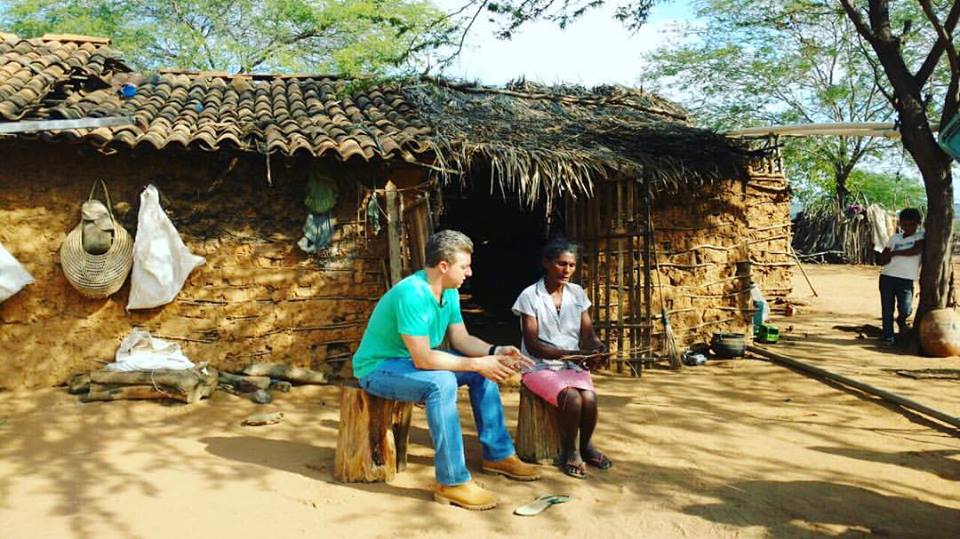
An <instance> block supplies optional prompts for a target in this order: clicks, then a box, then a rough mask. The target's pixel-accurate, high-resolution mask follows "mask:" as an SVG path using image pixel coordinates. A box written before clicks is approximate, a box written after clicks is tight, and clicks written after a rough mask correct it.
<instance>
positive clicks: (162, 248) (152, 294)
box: [127, 185, 206, 310]
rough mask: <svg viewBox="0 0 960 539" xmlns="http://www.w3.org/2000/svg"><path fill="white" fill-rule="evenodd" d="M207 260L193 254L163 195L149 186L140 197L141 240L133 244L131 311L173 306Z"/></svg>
mask: <svg viewBox="0 0 960 539" xmlns="http://www.w3.org/2000/svg"><path fill="white" fill-rule="evenodd" d="M204 262H206V260H205V259H204V258H203V257H202V256H197V255H195V254H193V253H191V252H190V249H188V248H187V246H186V245H184V243H183V240H182V239H180V234H178V233H177V229H176V228H174V226H173V223H172V222H171V221H170V218H169V217H167V214H166V213H164V211H163V208H161V207H160V193H158V192H157V188H156V187H154V186H152V185H148V186H147V188H146V189H144V190H143V192H142V193H140V213H139V216H138V217H137V238H136V240H134V244H133V273H132V274H131V277H130V300H129V301H128V302H127V310H131V309H150V308H153V307H159V306H160V305H165V304H167V303H170V302H171V301H173V300H174V298H176V297H177V294H179V293H180V290H181V289H182V288H183V283H184V282H185V281H186V280H187V277H189V276H190V272H191V271H193V270H194V269H196V268H197V267H198V266H201V265H203V263H204Z"/></svg>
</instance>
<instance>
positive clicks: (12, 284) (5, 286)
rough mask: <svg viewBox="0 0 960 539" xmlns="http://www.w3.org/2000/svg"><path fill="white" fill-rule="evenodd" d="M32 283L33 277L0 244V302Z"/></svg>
mask: <svg viewBox="0 0 960 539" xmlns="http://www.w3.org/2000/svg"><path fill="white" fill-rule="evenodd" d="M32 282H33V276H32V275H30V272H28V271H27V269H26V268H24V267H23V265H22V264H20V262H18V261H17V259H16V258H14V257H13V255H12V254H10V252H9V251H7V250H6V248H4V246H3V244H2V243H0V302H3V301H5V300H6V299H7V298H9V297H10V296H12V295H14V294H16V293H17V292H19V291H20V289H21V288H23V287H24V286H27V285H28V284H30V283H32Z"/></svg>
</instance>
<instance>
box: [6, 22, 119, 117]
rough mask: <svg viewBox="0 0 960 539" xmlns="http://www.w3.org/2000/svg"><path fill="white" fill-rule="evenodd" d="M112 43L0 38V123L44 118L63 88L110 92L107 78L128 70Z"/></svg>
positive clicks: (54, 37) (81, 39) (61, 37)
mask: <svg viewBox="0 0 960 539" xmlns="http://www.w3.org/2000/svg"><path fill="white" fill-rule="evenodd" d="M108 43H109V41H108V40H104V39H89V38H84V37H82V36H70V35H47V36H44V37H42V38H39V39H33V40H29V41H28V40H21V39H18V38H16V36H14V35H13V34H0V119H3V120H19V119H22V118H24V117H25V116H28V115H33V114H37V113H40V114H41V115H42V108H43V107H44V106H45V101H46V100H47V99H50V98H54V99H55V98H56V96H57V94H58V93H60V92H61V91H62V90H63V88H61V86H62V85H66V84H70V83H76V84H79V85H81V86H90V85H93V86H100V87H104V86H107V85H108V82H107V81H106V80H104V77H105V76H107V75H109V73H110V72H112V71H113V70H117V69H122V70H126V68H125V67H123V66H122V64H120V63H119V62H118V61H117V60H116V58H114V56H113V55H112V53H111V51H110V49H109V48H108V47H107V44H108ZM63 97H66V96H63Z"/></svg>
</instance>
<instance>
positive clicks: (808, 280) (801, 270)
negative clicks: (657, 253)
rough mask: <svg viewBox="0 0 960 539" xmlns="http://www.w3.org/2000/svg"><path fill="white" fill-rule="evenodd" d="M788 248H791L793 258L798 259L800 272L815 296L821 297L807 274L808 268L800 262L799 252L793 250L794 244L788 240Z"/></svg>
mask: <svg viewBox="0 0 960 539" xmlns="http://www.w3.org/2000/svg"><path fill="white" fill-rule="evenodd" d="M787 248H788V249H790V255H791V256H792V257H793V259H794V260H796V261H797V267H799V268H800V273H802V274H803V278H804V279H806V280H807V286H809V287H810V291H811V292H813V297H815V298H818V297H820V294H817V289H816V288H814V287H813V283H811V282H810V277H809V276H808V275H807V270H805V269H803V264H801V263H800V257H799V256H797V252H796V251H794V250H793V245H791V244H790V243H789V242H788V243H787Z"/></svg>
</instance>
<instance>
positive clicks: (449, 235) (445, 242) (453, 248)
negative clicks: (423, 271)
mask: <svg viewBox="0 0 960 539" xmlns="http://www.w3.org/2000/svg"><path fill="white" fill-rule="evenodd" d="M457 253H466V254H473V241H471V240H470V238H469V237H467V235H466V234H464V233H463V232H457V231H456V230H441V231H440V232H437V233H435V234H434V235H432V236H430V239H428V240H427V247H426V258H427V267H428V268H432V267H435V266H436V265H437V264H439V263H440V262H441V261H446V262H448V263H451V264H452V263H453V262H454V255H456V254H457Z"/></svg>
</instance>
